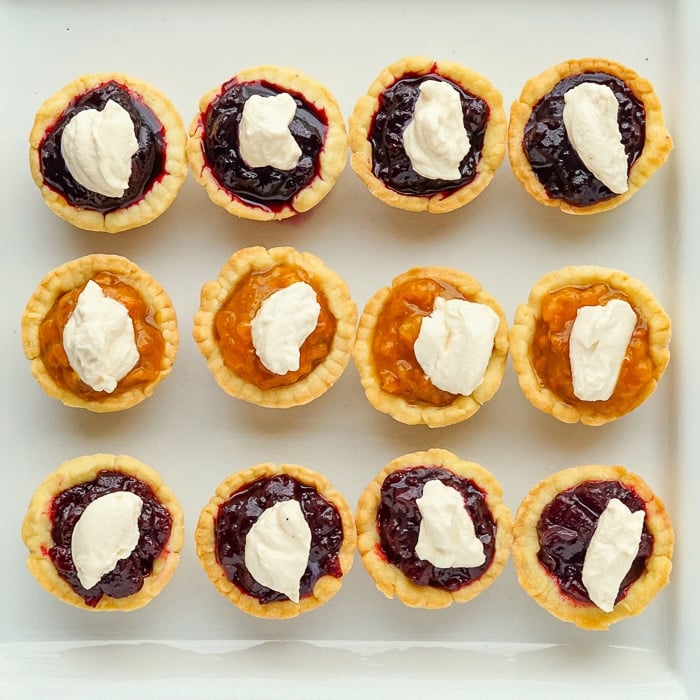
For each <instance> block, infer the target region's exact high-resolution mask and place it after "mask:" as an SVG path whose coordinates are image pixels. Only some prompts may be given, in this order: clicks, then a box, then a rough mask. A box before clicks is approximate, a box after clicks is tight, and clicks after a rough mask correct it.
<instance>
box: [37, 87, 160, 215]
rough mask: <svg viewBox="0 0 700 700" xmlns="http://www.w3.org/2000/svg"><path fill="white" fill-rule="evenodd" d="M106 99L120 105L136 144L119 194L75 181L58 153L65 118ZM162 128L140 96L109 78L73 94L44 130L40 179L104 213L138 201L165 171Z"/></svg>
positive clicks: (76, 201)
mask: <svg viewBox="0 0 700 700" xmlns="http://www.w3.org/2000/svg"><path fill="white" fill-rule="evenodd" d="M109 100H113V101H114V102H116V103H117V104H119V105H120V106H121V107H123V108H124V109H125V110H126V111H127V112H128V113H129V116H130V117H131V121H132V122H133V123H134V133H135V135H136V139H137V141H138V144H139V147H138V150H137V151H136V153H134V155H133V157H132V159H131V177H130V179H129V187H128V188H127V189H126V191H125V192H124V194H123V195H122V196H121V197H107V196H105V195H103V194H100V193H99V192H93V191H92V190H88V189H87V188H85V187H83V185H81V184H79V183H78V182H76V180H75V179H74V178H73V176H72V175H71V174H70V172H69V171H68V168H67V167H66V163H65V161H64V159H63V156H62V155H61V136H62V135H63V130H64V129H65V128H66V125H67V124H68V122H69V121H70V120H71V119H72V118H73V117H74V116H75V115H76V114H78V112H82V111H83V110H85V109H97V110H100V111H101V110H103V109H104V107H105V105H106V104H107V102H108V101H109ZM165 151H166V142H165V129H164V127H163V125H162V124H161V123H160V121H159V120H158V118H157V117H156V115H155V114H154V113H153V112H152V111H151V109H150V107H148V106H147V105H146V104H145V103H144V102H143V100H142V99H141V98H140V97H139V96H138V95H136V94H135V93H134V92H132V91H131V90H129V88H128V87H126V86H124V85H120V84H119V83H116V82H115V81H110V82H108V83H105V84H104V85H99V86H98V87H96V88H93V89H91V90H88V91H87V92H86V93H84V94H82V95H79V96H78V97H76V98H75V99H74V100H73V101H72V102H71V103H70V104H69V105H68V107H66V109H65V110H64V111H63V113H62V114H61V116H60V117H59V118H58V119H57V120H56V122H55V123H54V124H53V126H51V128H50V129H48V130H47V132H46V135H45V136H44V138H43V140H42V142H41V144H40V145H39V160H40V163H41V173H42V176H43V178H44V182H45V183H46V185H48V186H49V187H50V188H51V189H53V190H55V191H56V192H58V193H59V194H61V195H63V196H64V197H65V198H66V200H67V201H68V203H69V204H71V205H72V206H74V207H80V208H82V209H92V210H95V211H99V212H102V213H108V212H110V211H114V210H115V209H122V208H124V207H128V206H129V205H130V204H134V203H135V202H138V201H139V200H140V199H142V198H143V197H144V195H146V194H147V193H148V191H149V190H150V188H151V186H152V185H153V183H154V182H156V181H157V180H158V179H159V178H161V177H162V176H163V174H164V171H165Z"/></svg>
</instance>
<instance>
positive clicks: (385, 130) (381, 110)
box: [369, 73, 490, 196]
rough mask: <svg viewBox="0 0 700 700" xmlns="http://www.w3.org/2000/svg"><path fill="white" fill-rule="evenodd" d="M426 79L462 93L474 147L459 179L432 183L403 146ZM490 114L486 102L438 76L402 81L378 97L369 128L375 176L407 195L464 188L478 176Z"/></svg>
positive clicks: (418, 76) (463, 164)
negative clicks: (375, 111) (412, 162)
mask: <svg viewBox="0 0 700 700" xmlns="http://www.w3.org/2000/svg"><path fill="white" fill-rule="evenodd" d="M425 80H440V81H442V82H447V83H449V84H450V85H451V86H452V87H454V88H455V89H456V90H457V92H458V93H459V99H460V102H461V103H462V112H463V114H464V128H465V129H466V131H467V134H469V141H470V143H471V148H470V149H469V153H467V155H466V156H464V159H463V160H462V162H461V163H460V166H459V172H460V177H459V179H457V180H440V179H436V180H431V179H429V178H426V177H423V176H422V175H419V174H418V173H417V172H416V171H415V170H414V169H413V168H412V166H411V161H410V159H409V157H408V155H407V153H406V150H405V149H404V146H403V132H404V130H405V129H406V127H407V126H408V124H409V122H410V121H411V120H412V119H413V112H414V110H415V106H416V101H417V100H418V96H419V94H420V84H421V83H422V82H424V81H425ZM489 114H490V110H489V106H488V104H487V103H486V102H485V101H484V100H482V99H481V98H480V97H476V96H474V95H472V94H471V93H469V92H467V91H466V90H464V89H462V88H461V87H460V86H459V85H457V84H455V83H453V82H452V81H450V80H447V79H446V78H443V77H442V76H440V75H438V74H437V73H429V74H427V75H407V76H405V77H402V78H400V79H399V80H397V81H396V82H395V83H394V84H393V85H392V86H391V87H389V88H387V89H386V90H385V91H384V92H382V94H381V95H380V96H379V107H378V109H377V113H376V114H375V115H374V120H373V123H372V125H371V128H370V132H369V141H370V143H371V144H372V158H373V163H372V171H373V173H374V175H375V177H377V178H378V179H380V180H381V181H382V182H383V183H384V184H385V185H386V186H387V187H389V188H390V189H392V190H395V191H396V192H398V193H399V194H405V195H426V196H430V195H433V194H436V193H438V192H450V191H452V190H456V189H459V188H460V187H464V185H467V184H469V183H470V182H472V180H474V178H475V177H476V174H477V165H478V163H479V159H480V158H481V152H482V149H483V147H484V134H485V133H486V127H487V125H488V120H489Z"/></svg>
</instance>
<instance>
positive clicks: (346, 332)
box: [193, 246, 357, 408]
mask: <svg viewBox="0 0 700 700" xmlns="http://www.w3.org/2000/svg"><path fill="white" fill-rule="evenodd" d="M298 281H303V282H306V283H307V284H310V285H311V287H312V288H313V289H314V291H315V292H316V298H317V300H318V302H319V304H320V305H321V314H320V316H319V319H318V322H317V325H316V328H315V329H314V331H313V332H312V333H311V335H309V336H308V337H307V338H306V340H305V341H304V343H303V345H302V346H301V356H300V366H299V369H298V370H296V371H291V370H290V371H289V372H287V373H286V374H282V375H279V374H275V373H273V372H272V371H270V370H269V369H267V368H266V367H265V366H264V365H263V364H262V362H261V360H260V358H259V357H258V355H257V354H256V351H255V347H254V345H253V341H252V332H251V321H252V319H253V318H255V315H256V314H257V313H258V311H259V310H260V307H261V305H262V303H263V301H264V300H265V299H266V298H268V297H269V296H270V295H272V294H273V293H274V292H276V291H278V290H279V289H281V288H283V287H286V286H288V285H290V284H292V283H294V282H298ZM356 323H357V307H356V305H355V302H354V301H353V300H352V298H351V296H350V291H349V289H348V287H347V285H346V284H345V282H344V281H343V280H342V279H341V278H340V277H339V276H338V275H337V274H336V273H335V272H333V271H332V270H330V269H329V268H328V267H326V265H325V264H324V263H323V262H322V261H321V260H320V259H319V258H317V257H316V256H314V255H312V254H311V253H306V252H299V251H297V250H295V249H294V248H291V247H279V248H270V249H266V248H263V247H260V246H253V247H250V248H243V249H241V250H239V251H237V252H236V253H234V254H233V255H232V256H231V257H230V258H229V260H228V261H227V262H226V264H225V265H224V266H223V268H222V269H221V272H220V274H219V278H218V279H217V280H216V281H212V282H207V283H206V284H205V285H204V286H203V287H202V293H201V302H200V306H199V310H198V311H197V313H196V315H195V319H194V330H193V336H194V339H195V341H196V342H197V346H198V347H199V350H200V352H201V353H202V355H203V356H204V358H205V359H206V361H207V365H208V367H209V369H210V371H211V373H212V374H213V375H214V378H215V379H216V381H217V383H218V384H219V386H220V387H221V388H222V389H223V390H224V391H225V392H226V393H227V394H229V395H231V396H234V397H236V398H239V399H243V400H244V401H248V402H250V403H254V404H258V405H259V406H266V407H269V408H289V407H291V406H299V405H302V404H306V403H308V402H309V401H312V400H313V399H316V398H318V397H319V396H321V395H322V394H324V393H325V392H326V391H328V389H330V387H331V386H332V385H333V384H334V383H335V382H336V381H337V380H338V379H339V378H340V376H341V375H342V373H343V371H344V370H345V368H346V366H347V364H348V362H349V360H350V355H351V352H352V345H353V343H354V340H355V329H356Z"/></svg>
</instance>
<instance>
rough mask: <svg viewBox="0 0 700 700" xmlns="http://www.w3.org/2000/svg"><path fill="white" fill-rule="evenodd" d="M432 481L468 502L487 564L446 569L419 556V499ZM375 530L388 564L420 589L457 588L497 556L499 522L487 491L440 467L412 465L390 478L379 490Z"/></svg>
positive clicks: (480, 571) (470, 514)
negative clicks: (437, 481) (497, 527)
mask: <svg viewBox="0 0 700 700" xmlns="http://www.w3.org/2000/svg"><path fill="white" fill-rule="evenodd" d="M432 479H439V480H440V481H441V482H442V483H443V484H444V485H445V486H451V487H452V488H454V489H456V490H457V491H458V492H459V493H460V494H461V495H462V497H463V498H464V506H465V508H466V510H467V512H468V513H469V516H470V517H471V519H472V521H473V522H474V531H475V533H476V536H477V537H478V538H479V540H480V541H481V543H482V545H483V546H484V554H485V555H486V560H485V561H484V563H483V564H481V565H480V566H474V567H459V568H445V569H442V568H438V567H436V566H433V565H432V564H431V563H430V562H428V561H425V560H424V559H420V558H419V557H418V555H417V554H416V543H417V542H418V532H419V530H420V522H421V514H420V510H418V505H417V503H416V500H417V499H418V498H420V497H421V496H422V495H423V487H424V485H425V484H426V482H428V481H430V480H432ZM377 529H378V531H379V540H380V543H381V548H382V551H383V553H384V555H385V556H386V558H387V560H388V561H389V562H390V563H391V564H393V565H394V566H396V567H397V568H398V569H399V570H400V571H401V572H402V573H403V574H404V575H405V576H407V577H408V578H409V579H410V580H411V581H413V582H414V583H415V584H417V585H419V586H434V587H436V588H444V589H446V590H448V591H456V590H459V589H460V588H463V587H464V586H468V585H469V584H470V583H472V582H473V581H476V580H477V579H478V578H479V577H480V576H481V575H482V574H483V573H484V572H485V571H486V570H487V569H488V568H489V566H490V565H491V562H492V561H493V557H494V555H495V552H496V523H495V522H494V519H493V517H492V515H491V512H490V511H489V508H488V505H487V504H486V497H485V494H484V492H483V491H482V490H481V489H479V487H478V486H477V485H476V484H475V483H474V482H473V481H471V480H470V479H466V478H464V477H462V476H458V475H456V474H453V473H452V472H450V471H448V470H447V469H443V468H442V467H436V466H432V467H428V466H423V467H411V468H408V469H399V470H398V471H395V472H392V473H391V474H389V476H387V478H386V479H385V480H384V483H383V484H382V488H381V502H380V505H379V510H378V512H377Z"/></svg>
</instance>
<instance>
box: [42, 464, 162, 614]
mask: <svg viewBox="0 0 700 700" xmlns="http://www.w3.org/2000/svg"><path fill="white" fill-rule="evenodd" d="M115 491H131V492H132V493H135V494H136V495H137V496H139V497H140V498H141V500H142V501H143V507H142V509H141V515H140V516H139V519H138V528H139V532H140V537H139V541H138V544H137V545H136V548H135V549H134V551H133V552H132V553H131V554H130V555H129V556H128V557H126V558H125V559H121V560H120V561H119V562H118V563H117V565H116V567H115V568H114V570H112V571H110V572H109V573H106V574H105V575H104V576H103V577H102V578H101V579H100V580H99V582H98V583H96V584H95V585H94V586H93V587H92V588H90V590H86V589H85V588H83V586H82V585H81V584H80V580H79V579H78V572H77V571H76V568H75V563H74V562H73V557H72V556H71V539H72V537H73V530H74V528H75V526H76V524H77V522H78V520H79V519H80V516H81V515H82V514H83V512H84V511H85V508H87V506H88V505H89V504H90V503H92V501H94V500H96V499H97V498H99V497H100V496H106V495H107V494H108V493H113V492H115ZM51 522H52V527H51V537H52V539H53V542H54V545H53V547H51V549H50V550H49V556H50V557H51V561H52V562H53V564H54V566H55V567H56V571H57V572H58V574H59V576H61V578H63V579H65V580H66V581H67V582H68V583H69V584H70V586H71V588H72V589H73V590H74V591H75V592H76V593H77V594H78V595H79V596H80V597H81V598H82V599H83V600H84V601H85V604H86V605H89V606H90V607H93V608H94V607H95V606H96V605H97V604H98V603H99V602H100V599H101V598H102V596H103V595H106V596H108V597H110V598H125V597H127V596H130V595H133V594H134V593H138V592H139V591H140V590H141V588H142V587H143V580H144V578H145V577H146V576H149V575H150V574H151V572H152V571H153V562H154V561H155V560H156V559H158V557H159V556H160V555H161V554H162V552H163V550H164V549H165V545H166V544H167V542H168V540H169V538H170V529H171V526H172V517H171V515H170V513H169V512H168V510H167V508H165V507H164V506H163V505H162V504H161V503H160V501H159V500H158V499H157V498H156V496H155V494H154V493H153V491H152V489H151V487H150V486H149V485H148V484H146V483H145V482H143V481H141V480H140V479H137V478H136V477H134V476H131V475H130V474H124V473H123V472H119V471H109V470H103V471H101V472H99V473H98V475H97V477H96V478H95V479H94V480H93V481H86V482H84V483H82V484H77V485H75V486H71V487H70V488H68V489H66V490H65V491H62V492H61V493H59V494H58V495H57V496H56V497H55V498H54V499H53V501H52V502H51Z"/></svg>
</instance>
